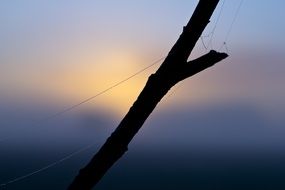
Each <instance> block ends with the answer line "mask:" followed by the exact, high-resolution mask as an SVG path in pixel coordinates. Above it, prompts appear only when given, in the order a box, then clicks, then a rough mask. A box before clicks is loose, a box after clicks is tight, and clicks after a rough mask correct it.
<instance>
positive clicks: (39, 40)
mask: <svg viewBox="0 0 285 190" xmlns="http://www.w3.org/2000/svg"><path fill="white" fill-rule="evenodd" d="M239 2H240V1H226V2H225V6H224V9H223V12H222V15H221V19H220V21H219V23H218V25H217V29H216V31H215V35H214V38H213V47H214V48H215V49H219V47H220V46H221V45H222V42H223V40H224V38H225V35H226V33H227V32H228V30H229V27H230V23H231V22H232V19H233V17H234V13H235V10H236V9H237V6H238V4H239ZM196 3H197V1H159V0H156V1H130V0H124V1H109V0H107V1H82V2H78V1H68V2H66V1H60V2H58V1H2V2H1V6H0V7H1V8H0V9H1V10H0V23H1V31H0V41H1V43H0V50H1V51H0V59H1V60H0V64H1V65H0V66H1V70H0V72H1V73H0V76H1V80H0V81H1V82H0V86H1V94H2V97H6V98H7V97H9V99H11V97H12V96H15V95H16V96H20V97H21V98H24V97H33V96H36V97H37V98H39V97H42V96H46V98H51V97H53V98H51V99H53V100H56V99H58V98H59V99H58V100H59V101H60V102H64V101H63V100H70V101H71V102H76V101H78V100H80V99H82V98H83V99H84V98H85V97H89V96H92V95H93V94H95V93H96V92H98V91H100V90H103V89H104V88H106V87H108V86H109V85H111V84H113V83H114V82H116V81H119V80H121V79H123V78H124V77H125V76H128V75H130V74H132V73H134V72H136V71H137V70H139V69H141V68H143V67H144V66H146V65H148V64H150V63H151V62H152V61H154V60H156V59H158V58H160V57H161V56H164V55H166V54H167V52H168V50H169V49H170V47H171V46H172V45H173V43H174V42H175V40H176V39H177V37H178V36H179V34H180V33H181V30H182V26H183V25H185V24H186V23H187V21H188V19H189V18H190V16H191V14H192V12H193V9H194V7H195V5H196ZM221 4H222V2H220V4H219V6H218V8H217V10H216V12H215V14H214V15H213V17H212V20H213V22H212V23H210V24H209V25H208V27H207V29H206V31H205V32H204V35H207V34H208V33H209V31H211V30H212V28H213V23H214V21H215V19H216V18H217V14H218V12H219V10H220V8H221ZM284 6H285V3H284V2H283V1H274V2H268V1H266V0H263V1H261V0H251V1H246V0H245V1H244V3H243V5H242V8H241V11H240V13H239V15H238V17H237V20H236V22H235V24H234V26H233V29H232V32H231V33H230V36H229V38H228V40H227V44H228V48H229V50H230V56H231V57H230V58H229V59H227V60H226V61H224V62H223V63H220V64H219V66H217V67H215V68H212V69H211V71H209V72H208V71H207V72H205V73H204V74H201V77H200V76H198V79H197V81H196V78H194V81H193V82H192V83H191V84H192V86H193V87H191V92H193V93H192V95H191V96H190V97H189V96H188V93H187V91H189V89H188V87H189V88H190V85H189V83H188V81H189V82H190V80H188V81H187V84H186V85H183V87H182V88H181V90H179V91H180V92H179V91H178V92H177V94H178V96H181V97H180V98H177V99H175V101H186V102H189V101H191V102H192V101H205V100H202V99H201V98H206V100H210V99H213V98H215V97H216V96H217V97H224V96H226V97H225V98H233V97H234V98H246V97H248V96H255V95H256V96H258V97H259V98H261V100H259V101H260V102H265V101H269V100H275V99H276V98H278V100H280V98H281V97H279V96H281V95H282V97H283V95H284V88H283V87H282V85H278V83H280V84H281V83H282V79H283V81H284V78H283V76H282V75H283V72H284V70H285V69H284V67H285V66H284V65H283V63H282V60H284V53H283V51H284V50H283V49H282V47H283V44H284V42H285V38H284V37H283V35H284V33H285V24H284V20H282V18H283V17H284V13H283V8H284ZM205 40H207V39H205ZM223 50H225V49H223ZM204 52H205V50H204V49H203V47H202V45H201V43H200V42H198V43H197V46H196V50H195V52H194V54H193V55H192V57H195V56H196V57H197V56H198V55H200V54H202V53H204ZM190 59H191V58H190ZM249 70H251V71H249ZM154 71H155V68H154V69H152V70H150V71H149V72H148V73H147V74H145V75H141V76H140V77H138V78H135V79H134V80H132V81H130V83H129V84H126V85H124V86H122V87H119V88H118V89H116V90H114V91H113V92H111V93H110V95H107V96H105V97H104V98H102V101H103V102H104V103H103V104H104V106H110V107H111V108H114V109H115V110H117V108H118V109H119V110H120V111H123V112H125V111H126V109H127V108H128V107H129V105H130V104H131V103H132V101H133V100H134V98H135V97H136V96H137V94H138V92H139V90H140V89H141V88H142V86H143V85H144V82H145V80H146V77H147V76H148V74H149V73H151V72H154ZM278 81H279V82H278ZM203 86H205V87H204V88H203ZM210 86H212V87H210ZM281 88H282V89H281ZM260 90H261V91H260ZM225 91H227V92H228V93H231V94H226V92H225ZM185 93H187V94H185ZM254 93H256V94H254ZM260 93H262V94H263V93H267V94H266V97H260V96H262V95H261V94H260ZM280 93H281V94H280ZM11 94H12V95H11ZM183 96H187V97H185V98H183ZM15 98H17V99H18V98H19V97H15ZM33 98H34V97H33ZM181 98H182V99H183V100H182V99H181ZM263 98H264V99H263ZM268 98H269V99H268ZM62 99H63V100H62ZM253 99H255V97H253ZM102 101H100V102H102ZM210 101H211V100H210ZM110 102H113V103H114V104H109V103H110ZM69 103H70V102H69ZM183 103H185V102H183ZM107 104H109V105H107Z"/></svg>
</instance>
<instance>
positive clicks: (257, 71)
mask: <svg viewBox="0 0 285 190" xmlns="http://www.w3.org/2000/svg"><path fill="white" fill-rule="evenodd" d="M222 2H223V1H221V2H220V4H219V5H218V7H217V9H216V11H215V13H214V15H213V17H212V22H211V23H209V25H208V27H207V28H206V30H205V32H204V34H205V35H207V34H209V32H211V30H212V28H213V26H214V23H215V22H214V21H215V20H216V19H217V17H218V13H219V11H220V10H221V5H222ZM196 4H197V1H183V0H181V1H170V0H167V1H165V0H164V1H162V0H156V1H135V2H134V1H130V0H123V1H114V0H107V1H96V2H95V1H84V2H77V1H68V2H67V1H59V2H58V1H40V2H39V1H33V0H28V1H3V2H1V3H0V23H1V30H0V42H1V43H0V150H1V156H0V183H6V182H8V181H10V180H13V179H15V178H17V177H20V176H23V175H26V174H29V173H31V172H33V171H36V170H38V169H40V168H43V167H45V166H47V165H49V164H51V163H53V162H55V161H57V160H60V159H62V158H64V157H66V156H67V155H69V154H71V153H72V152H74V151H78V150H80V149H82V147H86V146H88V145H90V144H94V146H92V147H91V148H89V149H87V150H86V151H83V152H81V153H79V154H77V155H74V156H73V157H72V158H70V159H67V160H65V161H63V162H61V163H59V164H56V165H54V166H53V167H51V168H49V169H47V170H44V171H42V172H39V173H37V174H35V175H32V176H30V177H27V178H25V179H23V180H19V181H17V182H15V183H11V184H8V185H7V186H6V187H5V188H6V189H11V190H17V189H65V188H66V187H67V185H68V184H69V183H70V182H71V180H72V179H73V177H74V176H75V175H76V174H77V172H78V171H79V169H80V168H81V167H83V166H84V165H85V164H86V163H87V162H88V161H89V160H90V159H91V157H92V155H94V153H96V152H97V150H98V149H99V147H100V146H101V145H102V144H103V143H104V141H105V140H106V138H107V137H108V136H109V135H110V133H111V132H112V131H113V130H114V129H115V128H116V126H117V125H118V124H119V122H120V120H121V119H122V117H123V116H124V115H125V113H126V112H127V111H128V108H129V107H130V106H131V104H132V102H133V101H134V100H135V98H136V97H137V95H138V93H139V92H140V90H141V89H142V88H143V86H144V84H145V82H146V80H147V77H148V76H149V75H150V74H151V73H153V72H155V70H156V68H157V67H158V66H159V65H156V66H155V67H152V68H150V69H148V70H147V71H146V72H144V73H142V74H140V75H138V76H136V77H135V78H133V79H132V80H130V81H127V82H126V83H124V84H122V85H120V86H118V87H116V88H115V89H112V90H110V91H108V92H107V93H106V94H103V95H102V96H98V97H97V98H96V99H94V100H93V101H90V102H89V103H87V104H84V105H82V106H80V107H78V108H77V109H74V110H72V111H70V112H68V113H66V114H63V115H60V116H59V117H56V118H54V119H51V120H42V119H43V118H46V117H48V116H50V115H53V114H54V113H57V112H58V111H61V110H63V109H65V108H67V107H69V106H70V105H73V104H76V103H78V102H80V101H81V100H83V99H86V98H88V97H90V96H93V95H94V94H97V93H98V92H100V91H102V90H104V89H106V88H108V87H109V86H110V85H113V84H114V83H116V82H118V81H120V80H123V79H124V78H126V77H127V76H130V75H132V74H133V73H135V72H137V71H138V70H140V69H142V68H144V67H146V66H147V65H149V64H151V63H152V62H153V61H155V60H157V59H159V58H161V57H162V56H165V55H166V54H167V53H168V51H169V49H170V48H171V47H172V45H173V44H174V42H175V40H176V39H177V38H178V36H179V34H180V33H181V31H182V27H183V25H185V24H186V23H187V21H188V19H189V18H190V17H191V15H192V12H193V10H194V8H195V6H196ZM238 4H239V1H235V2H232V1H225V4H224V7H223V12H222V14H221V19H220V20H219V22H218V25H217V28H216V31H215V33H214V37H213V48H214V49H217V50H219V49H220V50H221V51H226V49H225V47H223V46H222V44H223V41H224V37H225V35H226V33H227V31H228V29H229V26H230V24H231V22H232V18H233V17H234V13H235V10H236V8H237V6H238ZM284 6H285V3H284V2H283V1H274V2H268V1H265V0H259V1H257V0H252V1H244V2H243V5H242V7H241V10H240V13H239V15H238V17H237V20H236V22H235V24H234V26H233V29H232V32H231V34H230V36H229V38H228V40H227V46H228V50H229V55H230V57H229V58H227V59H226V60H225V61H223V62H221V63H218V64H217V65H215V66H214V67H213V68H210V69H208V70H206V71H204V72H202V73H200V74H198V75H197V76H194V77H192V78H191V79H189V80H186V81H183V82H182V83H181V84H178V86H176V87H174V88H173V89H172V90H171V92H169V95H170V96H167V97H165V98H164V99H163V100H162V101H161V102H160V104H159V105H158V107H157V108H156V109H155V111H154V112H153V114H152V115H151V116H150V117H149V119H148V120H147V122H146V123H145V125H144V126H143V128H142V129H141V131H140V132H139V133H138V134H137V136H136V137H135V138H134V140H133V141H132V143H131V144H130V146H129V151H128V152H127V154H126V155H125V156H124V157H123V158H122V159H121V160H120V161H119V162H118V163H117V164H116V165H115V166H114V167H113V168H112V169H111V170H110V171H109V172H108V173H107V175H106V176H105V177H104V178H103V180H102V181H101V182H100V184H99V185H98V189H110V190H112V189H191V188H192V189H284V188H285V182H284V177H285V161H284V160H285V159H284V158H285V140H284V139H285V138H284V135H285V128H284V127H285V118H284V109H285V101H284V97H285V87H284V81H285V75H284V72H285V65H284V58H285V54H284V48H283V45H284V42H285V41H284V40H285V38H283V35H284V32H285V23H284V20H282V18H283V17H284V13H283V7H284ZM205 40H206V41H207V38H205ZM220 47H222V48H220ZM207 51H208V50H205V48H204V47H203V45H202V43H201V41H198V43H197V45H196V49H195V51H194V52H193V55H191V57H190V59H193V58H195V57H198V56H199V55H202V54H203V53H205V52H207Z"/></svg>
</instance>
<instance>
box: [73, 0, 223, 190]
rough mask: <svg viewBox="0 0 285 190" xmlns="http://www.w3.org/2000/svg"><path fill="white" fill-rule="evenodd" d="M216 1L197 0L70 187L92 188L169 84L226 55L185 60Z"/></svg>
mask: <svg viewBox="0 0 285 190" xmlns="http://www.w3.org/2000/svg"><path fill="white" fill-rule="evenodd" d="M218 2H219V0H200V1H199V3H198V5H197V7H196V9H195V11H194V13H193V15H192V17H191V19H190V21H189V22H188V24H187V25H186V26H185V27H184V28H183V32H182V34H181V35H180V37H179V39H178V40H177V42H176V43H175V44H174V46H173V47H172V49H171V50H170V52H169V54H168V56H167V57H166V58H165V60H164V62H163V63H162V65H161V66H160V67H159V69H158V70H157V71H156V73H154V74H152V75H150V77H149V78H148V81H147V83H146V85H145V87H144V88H143V90H142V92H141V93H140V94H139V96H138V98H137V100H136V101H135V102H134V104H133V105H132V107H131V108H130V110H129V111H128V113H127V114H126V116H125V117H124V118H123V120H122V121H121V123H120V124H119V126H118V127H117V128H116V130H115V131H114V132H113V133H112V134H111V136H110V137H109V138H108V139H107V141H106V142H105V144H104V145H103V146H102V147H101V149H100V150H99V151H98V153H97V154H96V155H95V156H94V157H93V158H92V160H91V161H90V162H89V163H88V164H87V165H86V166H85V167H84V168H83V169H81V170H80V171H79V174H78V175H77V176H76V178H75V179H74V181H73V182H72V184H71V185H70V186H69V188H68V189H69V190H89V189H92V188H93V187H94V186H95V185H96V184H97V183H98V182H99V181H100V179H101V178H102V177H103V176H104V174H105V173H106V172H107V171H108V170H109V169H110V167H111V166H112V165H113V164H114V163H115V162H116V161H118V160H119V158H120V157H122V156H123V154H124V153H125V152H126V151H127V150H128V144H129V143H130V142H131V140H132V139H133V137H134V136H135V134H136V133H137V132H138V131H139V129H140V128H141V127H142V125H143V123H144V122H145V121H146V119H147V118H148V116H149V115H150V114H151V112H152V111H153V110H154V108H155V107H156V105H157V104H158V103H159V101H160V100H161V99H162V98H163V96H164V95H165V94H166V93H167V92H168V91H169V90H170V89H171V87H173V86H174V85H175V84H177V83H178V82H179V81H182V80H184V79H186V78H188V77H190V76H193V75H195V74H197V73H199V72H200V71H203V70H205V69H207V68H209V67H211V66H213V65H214V64H216V63H217V62H219V61H221V60H223V59H225V58H226V57H227V56H228V55H227V54H226V53H219V52H216V51H214V50H211V51H210V52H209V53H207V54H205V55H203V56H201V57H200V58H197V59H195V60H192V61H189V62H188V61H187V59H188V57H189V55H190V54H191V51H192V50H193V48H194V46H195V44H196V42H197V41H198V39H199V37H200V36H201V34H202V32H203V30H204V29H205V27H206V26H207V24H208V22H209V19H210V17H211V15H212V13H213V11H214V10H215V8H216V6H217V4H218Z"/></svg>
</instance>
